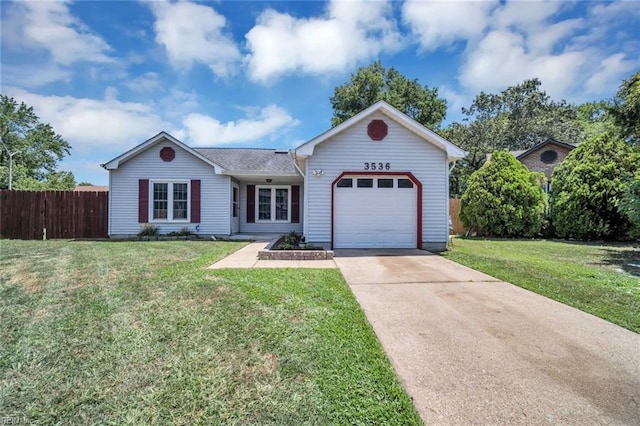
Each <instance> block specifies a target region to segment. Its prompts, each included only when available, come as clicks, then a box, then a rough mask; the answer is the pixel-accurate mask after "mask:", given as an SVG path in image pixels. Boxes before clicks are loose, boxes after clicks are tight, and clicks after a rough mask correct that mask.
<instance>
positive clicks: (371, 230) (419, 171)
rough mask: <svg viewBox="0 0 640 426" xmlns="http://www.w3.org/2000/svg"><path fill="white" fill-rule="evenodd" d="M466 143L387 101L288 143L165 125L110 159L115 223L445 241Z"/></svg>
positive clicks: (224, 232)
mask: <svg viewBox="0 0 640 426" xmlns="http://www.w3.org/2000/svg"><path fill="white" fill-rule="evenodd" d="M212 142H215V139H214V138H212ZM465 154H466V153H465V152H464V151H463V150H461V149H460V148H458V147H456V146H455V145H453V144H452V143H450V142H448V141H447V140H445V139H444V138H442V137H441V136H439V135H437V134H436V133H434V132H432V131H431V130H429V129H427V128H426V127H424V126H422V125H421V124H419V123H417V122H416V121H414V120H413V119H411V118H409V117H408V116H406V115H405V114H403V113H401V112H400V111H398V110H397V109H395V108H393V107H392V106H390V105H389V104H387V103H385V102H384V101H380V102H377V103H376V104H374V105H372V106H371V107H369V108H367V109H366V110H364V111H362V112H360V113H359V114H357V115H355V116H354V117H352V118H350V119H349V120H347V121H345V122H344V123H342V124H340V125H338V126H336V127H334V128H332V129H330V130H328V131H327V132H325V133H323V134H321V135H319V136H317V137H316V138H314V139H312V140H310V141H309V142H307V143H305V144H303V145H301V146H299V147H298V148H296V149H294V150H292V151H290V152H284V151H276V150H269V149H244V148H192V147H189V146H187V145H185V144H183V143H182V142H180V141H179V140H177V139H175V138H174V137H172V136H171V135H169V134H167V133H165V132H161V133H159V134H158V135H156V136H154V137H153V138H151V139H149V140H147V141H145V142H143V143H142V144H140V145H138V146H137V147H135V148H133V149H131V150H130V151H127V152H125V153H124V154H122V155H120V156H118V157H116V158H114V159H113V160H111V161H109V162H108V163H105V164H103V167H104V168H105V169H107V170H109V188H110V192H109V235H111V236H125V235H135V234H137V233H138V232H139V231H140V230H141V229H142V227H143V226H144V225H145V224H147V223H148V224H153V225H155V226H158V227H159V228H160V231H161V232H162V233H166V232H170V231H176V230H180V229H181V228H182V227H185V226H186V227H188V228H189V229H191V230H192V231H193V232H197V233H198V234H200V235H214V236H229V235H232V234H239V233H242V234H257V233H270V234H273V233H287V232H290V231H296V232H298V233H303V234H304V236H305V238H306V241H307V242H309V243H312V244H315V245H322V246H324V247H328V248H329V247H330V248H373V247H389V248H416V247H417V248H424V249H428V250H442V249H444V248H445V246H446V243H447V240H448V234H449V217H448V215H449V208H448V205H449V184H448V183H449V171H450V167H451V166H452V164H453V163H454V162H455V161H456V160H458V159H460V158H462V157H463V156H464V155H465Z"/></svg>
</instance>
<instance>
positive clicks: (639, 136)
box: [609, 71, 640, 144]
mask: <svg viewBox="0 0 640 426" xmlns="http://www.w3.org/2000/svg"><path fill="white" fill-rule="evenodd" d="M609 112H610V113H611V115H612V116H613V119H614V121H615V123H616V125H617V126H618V127H619V129H620V132H621V134H622V136H623V137H624V138H625V139H626V140H628V141H629V142H631V143H636V144H640V71H639V72H636V73H635V74H634V75H632V76H631V77H629V78H628V79H626V80H625V81H623V82H622V84H621V85H620V87H619V89H618V92H617V93H616V95H615V97H614V98H613V105H612V106H611V107H610V109H609Z"/></svg>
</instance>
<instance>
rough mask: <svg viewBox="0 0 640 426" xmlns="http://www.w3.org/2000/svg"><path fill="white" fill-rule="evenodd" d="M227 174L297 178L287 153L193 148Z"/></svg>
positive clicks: (260, 150) (246, 149)
mask: <svg viewBox="0 0 640 426" xmlns="http://www.w3.org/2000/svg"><path fill="white" fill-rule="evenodd" d="M194 150H195V151H196V152H198V153H200V154H201V155H203V156H204V157H206V158H208V159H209V160H211V161H213V162H215V163H216V164H220V166H222V168H223V169H224V170H225V172H226V173H227V174H241V175H250V174H256V175H263V174H269V175H271V176H298V175H299V174H298V172H297V171H296V168H295V166H294V165H293V158H291V156H290V155H289V152H288V151H277V150H274V149H252V148H194Z"/></svg>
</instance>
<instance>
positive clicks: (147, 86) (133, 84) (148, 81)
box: [125, 71, 162, 92]
mask: <svg viewBox="0 0 640 426" xmlns="http://www.w3.org/2000/svg"><path fill="white" fill-rule="evenodd" d="M125 85H126V86H127V87H128V88H129V89H131V90H133V91H135V92H150V91H153V90H157V89H160V88H161V87H162V84H161V83H160V79H159V76H158V73H155V72H151V71H150V72H146V73H144V74H142V75H140V76H138V77H136V78H134V79H132V80H129V81H127V82H126V83H125Z"/></svg>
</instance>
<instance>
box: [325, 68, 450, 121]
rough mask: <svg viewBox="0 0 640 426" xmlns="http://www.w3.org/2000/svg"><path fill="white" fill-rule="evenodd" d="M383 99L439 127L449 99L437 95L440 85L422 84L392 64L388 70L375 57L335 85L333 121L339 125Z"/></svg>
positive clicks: (419, 119) (412, 116) (410, 114)
mask: <svg viewBox="0 0 640 426" xmlns="http://www.w3.org/2000/svg"><path fill="white" fill-rule="evenodd" d="M380 100H384V101H386V102H388V103H389V104H390V105H393V106H394V107H396V108H397V109H399V110H400V111H402V112H404V113H405V114H407V115H408V116H409V117H411V118H413V119H414V120H416V121H417V122H419V123H420V124H423V125H424V126H426V127H429V128H431V129H437V128H438V127H440V124H441V123H442V120H443V119H444V117H445V115H446V113H447V101H445V100H444V99H442V98H439V97H438V89H436V88H433V89H432V88H429V86H427V85H425V86H422V85H420V83H418V80H417V79H414V80H410V79H408V78H406V77H405V76H403V75H402V74H401V73H400V72H399V71H398V70H396V69H395V68H393V67H391V68H389V69H388V70H387V69H385V68H384V67H383V66H382V64H381V63H380V61H376V62H374V63H373V64H371V65H369V66H368V67H361V68H359V69H358V71H356V72H355V74H352V75H351V81H349V82H348V83H345V84H343V85H341V86H338V87H336V88H335V90H334V94H333V96H332V97H331V106H332V107H333V117H332V118H331V124H332V125H333V126H337V125H338V124H340V123H342V122H343V121H346V120H348V119H349V118H351V117H353V116H354V115H356V114H357V113H359V112H360V111H362V110H364V109H366V108H368V107H369V106H371V105H373V104H374V103H376V102H378V101H380Z"/></svg>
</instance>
